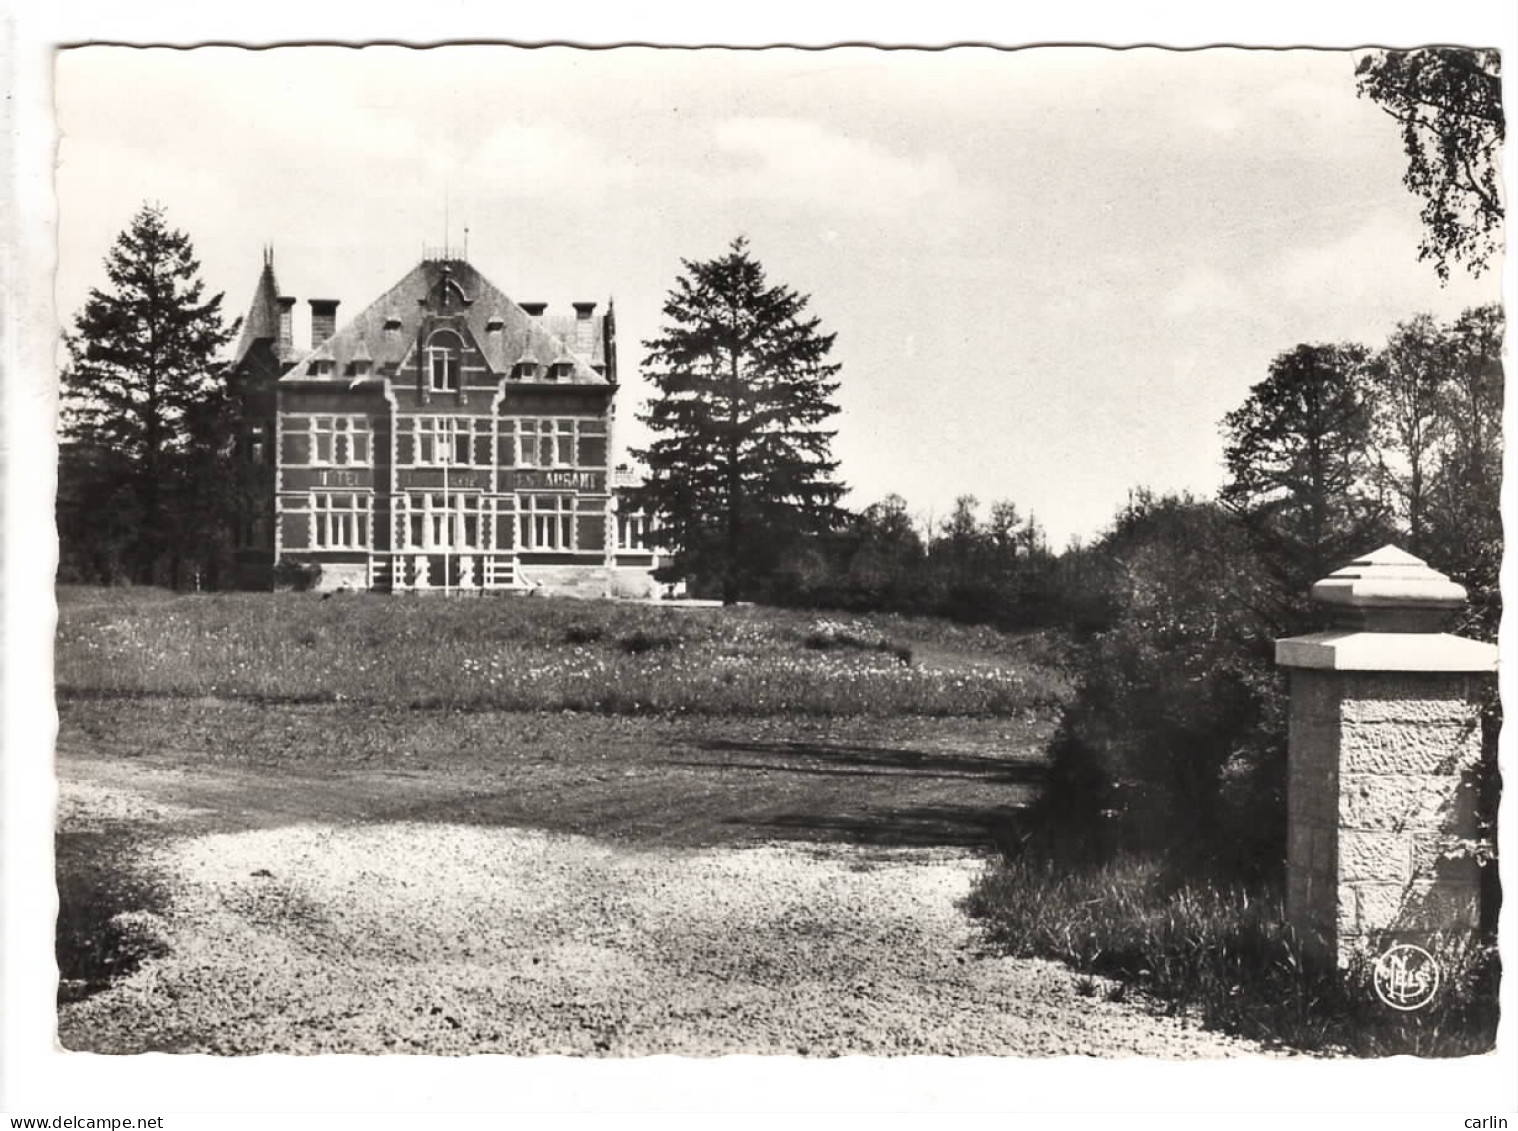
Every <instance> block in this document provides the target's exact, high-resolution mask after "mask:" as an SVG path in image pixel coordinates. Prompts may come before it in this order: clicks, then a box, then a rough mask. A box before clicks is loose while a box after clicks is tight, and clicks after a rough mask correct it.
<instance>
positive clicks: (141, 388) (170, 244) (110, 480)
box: [59, 205, 232, 583]
mask: <svg viewBox="0 0 1518 1131" xmlns="http://www.w3.org/2000/svg"><path fill="white" fill-rule="evenodd" d="M105 270H106V276H107V277H108V278H109V280H110V289H109V290H99V289H92V290H91V291H90V296H89V300H88V301H87V302H86V303H85V305H84V309H83V310H82V311H80V313H79V314H78V315H77V316H76V317H75V319H74V331H73V333H71V334H68V335H66V336H65V342H66V345H67V347H68V351H69V358H70V361H69V365H68V367H67V368H66V369H65V371H64V373H63V421H62V424H63V437H64V439H65V441H68V442H72V449H73V451H74V452H75V453H77V454H78V456H79V457H80V458H76V459H74V460H72V461H70V460H66V461H65V466H69V465H71V464H72V465H73V466H75V467H78V468H81V469H83V473H84V474H85V475H87V476H93V477H94V478H92V479H91V481H90V482H88V483H84V484H75V485H73V486H74V487H75V488H76V489H77V494H76V495H69V494H66V493H64V492H62V491H60V498H69V497H77V498H78V499H79V500H80V501H81V503H82V505H84V506H86V507H88V506H92V505H93V506H101V505H109V506H111V507H113V509H114V510H115V512H116V514H115V518H116V519H117V520H120V518H121V514H122V512H126V513H127V515H128V520H127V526H128V533H127V536H126V541H127V542H128V543H129V546H128V549H127V555H128V556H129V558H130V562H129V563H128V564H129V568H130V569H131V572H132V575H133V577H134V578H135V580H137V581H139V582H143V583H150V582H152V581H153V580H155V578H156V576H157V571H158V570H159V568H160V567H161V566H162V565H163V564H164V562H165V560H166V559H167V560H169V561H171V562H177V560H178V559H177V555H178V551H179V550H180V549H181V548H182V547H181V545H180V542H181V540H182V538H183V535H184V534H185V531H184V530H183V529H182V527H183V525H184V524H183V523H182V522H181V521H180V518H181V516H183V515H186V514H189V513H193V512H195V511H197V510H199V509H202V508H199V507H198V506H197V505H196V504H197V500H196V499H195V498H194V497H193V495H194V493H195V492H196V491H197V490H198V486H197V484H196V482H195V481H194V478H193V476H192V474H191V470H190V469H191V468H192V467H194V466H196V465H197V464H203V463H204V460H203V459H202V458H200V457H202V456H203V455H204V453H203V452H198V451H197V450H196V447H197V444H204V443H206V442H211V441H210V440H209V439H208V438H207V437H206V436H202V435H198V434H197V432H198V431H202V429H197V427H196V425H197V422H203V421H205V420H206V419H208V418H209V417H211V416H215V415H218V414H217V413H216V412H215V411H214V407H213V406H215V405H216V404H217V402H218V401H219V400H220V399H221V398H222V396H223V389H222V383H221V376H222V374H221V366H220V364H219V361H218V357H219V354H220V352H221V350H222V349H223V347H224V346H225V345H226V344H227V342H228V341H229V340H230V338H231V334H232V329H230V328H228V327H226V326H224V325H223V323H222V318H221V300H222V296H221V295H220V294H217V295H213V296H211V297H210V298H206V297H204V293H205V285H204V284H203V283H202V282H201V279H200V263H199V262H198V261H197V260H196V258H195V250H194V247H193V246H192V245H191V243H190V239H189V237H188V236H186V235H185V234H184V233H183V232H178V231H174V230H172V229H170V228H169V227H168V225H167V224H166V223H165V220H164V212H163V208H162V207H161V206H157V205H144V206H143V207H142V208H141V209H140V210H139V211H138V213H137V215H136V216H134V217H133V219H132V223H131V226H130V227H129V228H128V229H127V230H126V231H125V232H123V233H121V235H120V236H118V237H117V239H116V243H115V245H114V246H113V247H112V248H111V251H110V253H109V255H107V256H106V260H105ZM95 479H98V480H99V481H95ZM81 488H82V489H81ZM79 517H80V516H78V515H62V514H61V515H60V523H59V526H60V530H62V531H64V532H65V533H67V532H68V531H70V530H88V529H90V528H91V524H90V523H89V522H79V521H77V520H78V519H79ZM71 549H77V548H74V547H69V546H65V547H64V550H65V553H68V552H69V551H70V550H71ZM83 556H86V557H87V556H88V554H87V553H86V554H85V555H83Z"/></svg>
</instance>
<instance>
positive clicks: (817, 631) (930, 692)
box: [56, 589, 1066, 718]
mask: <svg viewBox="0 0 1518 1131" xmlns="http://www.w3.org/2000/svg"><path fill="white" fill-rule="evenodd" d="M1049 661H1050V645H1049V643H1048V642H1047V641H1046V640H1045V639H1043V638H1041V637H1038V636H1032V635H1028V636H1004V635H1002V634H1000V633H997V632H994V631H991V630H989V629H983V628H978V629H977V628H962V627H958V626H954V625H950V624H947V623H945V622H941V621H932V620H911V619H906V618H901V617H894V616H870V617H849V618H825V617H818V616H815V615H811V614H807V613H800V612H789V611H784V610H774V609H760V608H751V607H739V608H728V609H670V608H659V607H655V606H641V605H627V604H614V603H612V602H606V601H600V602H576V601H552V600H541V599H511V598H508V599H501V600H487V601H446V600H426V599H405V598H394V597H388V596H381V595H372V594H344V595H339V596H333V597H331V598H330V599H328V598H323V597H321V596H318V595H315V594H305V593H286V594H215V595H193V596H190V595H178V596H176V595H172V594H165V593H162V592H159V591H153V590H91V589H63V590H61V591H60V594H59V625H58V636H57V662H56V679H57V686H58V690H59V693H60V695H61V696H63V697H65V698H69V697H74V698H78V697H84V696H113V697H114V696H175V697H197V698H198V697H206V696H212V697H216V698H220V699H233V700H248V701H253V702H264V703H321V702H330V703H340V702H355V703H377V704H385V705H387V706H406V707H412V708H463V709H469V710H498V711H556V710H572V711H586V712H596V713H602V714H642V713H653V714H665V713H690V714H701V715H726V716H732V715H742V716H754V715H787V716H796V715H823V716H877V717H888V716H911V715H927V716H976V717H1001V718H1006V717H1015V716H1019V715H1023V714H1027V713H1029V712H1033V713H1047V712H1048V711H1050V710H1052V709H1054V708H1055V707H1056V706H1057V705H1058V704H1059V702H1060V701H1061V700H1062V698H1063V697H1064V695H1065V692H1066V687H1065V684H1064V681H1063V679H1062V678H1061V677H1060V676H1059V674H1058V673H1057V671H1056V669H1055V668H1054V667H1053V666H1052V665H1051V664H1050V662H1049Z"/></svg>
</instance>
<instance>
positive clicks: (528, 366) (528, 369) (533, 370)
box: [516, 361, 538, 381]
mask: <svg viewBox="0 0 1518 1131" xmlns="http://www.w3.org/2000/svg"><path fill="white" fill-rule="evenodd" d="M537 372H538V363H537V362H535V361H519V362H517V372H516V378H517V380H518V381H531V380H532V379H533V378H534V377H536V376H537Z"/></svg>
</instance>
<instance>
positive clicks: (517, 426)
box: [232, 250, 655, 595]
mask: <svg viewBox="0 0 1518 1131" xmlns="http://www.w3.org/2000/svg"><path fill="white" fill-rule="evenodd" d="M308 302H309V303H310V307H311V341H310V345H309V346H308V347H307V348H303V349H302V348H298V347H297V346H296V344H295V342H294V340H293V312H294V307H295V303H296V300H295V299H294V298H291V297H289V296H286V295H282V294H281V293H280V290H279V285H278V282H277V281H276V279H275V275H274V262H273V256H272V253H270V252H265V255H264V263H263V270H262V274H261V275H260V276H259V280H258V286H257V288H256V291H255V293H254V296H253V302H252V306H251V308H250V310H249V311H248V316H247V318H246V320H245V322H244V324H243V330H242V334H241V337H240V339H239V341H238V344H237V347H236V351H235V354H234V357H233V366H232V381H233V387H234V388H235V389H236V390H237V392H238V394H239V396H240V399H241V402H242V407H243V417H244V434H243V438H242V456H243V458H245V459H246V460H248V461H249V463H250V464H251V466H252V468H253V470H254V474H253V479H254V481H255V482H256V483H257V484H258V486H257V487H256V488H255V490H254V492H253V493H254V495H255V499H254V501H253V505H252V506H251V507H250V508H249V511H248V516H247V521H246V522H244V523H243V530H242V531H241V534H240V538H239V542H240V546H239V551H238V571H239V575H240V578H241V581H242V584H244V585H246V586H249V587H253V588H269V587H271V586H273V585H275V584H276V583H278V582H283V581H285V580H287V579H290V578H292V577H300V578H302V579H303V580H304V581H307V582H311V583H314V584H315V585H317V586H318V587H320V588H327V589H331V588H351V589H376V590H383V591H389V592H403V591H406V592H420V591H437V592H461V593H467V592H489V591H510V590H521V589H533V588H545V589H549V590H568V591H572V592H579V593H585V594H597V593H606V594H612V593H618V592H621V593H626V594H629V595H635V594H642V593H645V592H649V591H651V589H652V582H651V579H650V577H649V570H650V568H651V567H652V566H653V565H654V564H655V562H654V560H653V555H652V553H651V552H650V551H649V549H648V548H647V524H646V521H645V520H644V519H643V517H642V516H640V515H631V514H625V513H624V514H621V515H619V514H618V513H617V509H616V482H615V480H616V470H615V469H614V468H613V467H612V463H611V461H612V429H613V424H614V421H615V416H616V413H615V400H616V392H617V352H616V351H617V343H616V315H615V312H614V311H613V309H612V305H611V303H609V302H608V304H607V308H606V311H605V313H604V314H602V315H600V316H597V314H596V306H597V304H596V303H593V302H577V303H574V304H573V309H574V313H573V315H569V316H561V317H553V316H550V315H548V314H547V313H546V312H545V311H546V305H545V304H543V303H532V302H523V303H517V302H513V301H512V300H511V299H510V298H508V297H507V296H506V295H505V294H503V293H502V292H501V291H500V290H499V289H498V288H497V287H495V286H494V285H493V284H491V282H490V281H489V280H488V279H486V278H485V277H484V276H483V275H481V274H480V273H479V272H478V271H477V270H476V269H475V268H474V267H473V266H472V265H471V264H470V263H469V262H468V261H467V260H466V259H465V258H463V257H462V256H460V255H457V254H455V253H453V252H451V251H448V250H441V251H438V252H436V253H431V252H429V253H427V254H426V255H424V257H423V259H422V261H421V262H420V263H418V264H417V265H416V266H415V267H413V268H412V269H411V270H410V271H409V272H408V273H407V274H406V275H405V276H404V277H403V278H402V279H401V280H400V281H399V282H398V283H396V284H395V285H394V286H393V287H391V288H390V290H388V291H387V292H386V293H385V294H383V295H381V296H380V297H379V298H378V299H376V300H375V301H374V302H372V303H370V304H369V305H368V306H367V307H366V308H365V309H364V310H363V311H362V312H361V313H359V315H358V316H357V317H355V318H353V319H352V320H351V321H349V322H347V323H345V324H343V325H341V326H339V323H338V316H337V309H338V305H339V304H338V302H337V300H335V299H322V298H313V299H309V300H308Z"/></svg>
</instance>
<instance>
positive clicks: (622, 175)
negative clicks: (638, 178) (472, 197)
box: [453, 123, 637, 203]
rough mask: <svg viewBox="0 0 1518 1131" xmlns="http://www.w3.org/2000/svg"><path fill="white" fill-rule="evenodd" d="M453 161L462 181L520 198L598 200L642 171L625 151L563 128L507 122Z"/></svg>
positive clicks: (495, 192) (506, 195)
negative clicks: (606, 146) (624, 153)
mask: <svg viewBox="0 0 1518 1131" xmlns="http://www.w3.org/2000/svg"><path fill="white" fill-rule="evenodd" d="M453 164H454V165H455V167H456V168H457V169H458V171H459V177H460V181H461V182H464V183H473V184H477V185H489V186H490V188H491V192H492V193H493V194H495V195H499V196H504V197H513V198H518V199H565V198H568V199H572V200H575V201H577V202H580V203H584V202H586V200H587V199H599V198H601V197H603V196H604V195H605V194H606V192H607V191H608V190H609V189H611V188H613V187H614V186H617V185H621V184H625V183H626V182H627V181H628V180H629V179H631V178H632V177H634V176H635V175H636V173H637V170H636V169H635V168H634V167H633V166H632V165H631V164H630V163H629V162H627V161H626V160H625V159H624V158H623V157H622V156H621V155H620V154H617V153H613V152H611V151H609V150H607V149H606V148H605V147H604V146H602V145H601V144H599V143H598V142H597V141H595V140H594V139H592V138H590V137H589V136H587V135H585V134H582V133H578V132H576V131H574V130H571V129H567V128H565V127H562V126H556V125H550V124H544V125H537V124H528V123H508V124H506V125H502V126H499V127H497V128H496V129H495V130H494V131H492V132H491V134H490V136H489V137H488V138H487V139H486V140H485V141H484V142H483V143H482V144H480V145H479V146H478V147H477V148H474V149H472V150H471V151H469V152H468V153H466V154H463V155H462V156H461V157H458V158H457V159H456V160H455V161H454V162H453Z"/></svg>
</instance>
